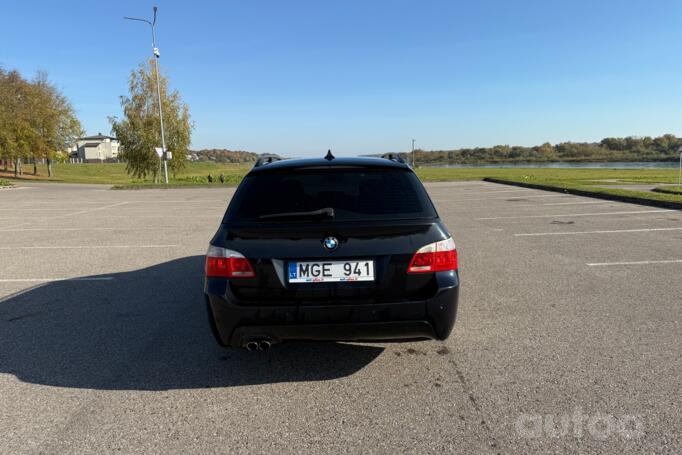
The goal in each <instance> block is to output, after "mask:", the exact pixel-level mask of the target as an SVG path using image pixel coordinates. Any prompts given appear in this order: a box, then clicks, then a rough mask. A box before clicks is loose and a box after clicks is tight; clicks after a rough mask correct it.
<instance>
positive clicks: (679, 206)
mask: <svg viewBox="0 0 682 455" xmlns="http://www.w3.org/2000/svg"><path fill="white" fill-rule="evenodd" d="M483 181H485V182H491V183H501V184H503V185H512V186H520V187H523V188H532V189H535V190H545V191H554V192H555V193H563V194H573V195H576V196H588V197H592V198H596V199H606V200H609V201H617V202H628V203H630V204H640V205H649V206H652V207H662V208H666V209H675V210H682V202H670V201H656V200H653V199H645V198H640V197H636V196H619V195H616V194H607V193H599V192H597V191H589V190H579V189H575V188H559V187H557V186H549V185H540V184H537V183H525V182H515V181H513V180H503V179H496V178H493V177H485V178H484V179H483ZM666 194H670V193H666Z"/></svg>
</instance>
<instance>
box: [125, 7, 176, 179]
mask: <svg viewBox="0 0 682 455" xmlns="http://www.w3.org/2000/svg"><path fill="white" fill-rule="evenodd" d="M157 9H158V8H157V7H156V6H155V7H154V18H153V19H152V20H151V21H148V20H147V19H140V18H137V17H127V16H126V17H124V18H123V19H127V20H129V21H139V22H146V23H147V24H149V26H150V27H151V28H152V55H153V56H154V68H155V70H156V94H157V96H158V98H159V123H160V124H161V150H163V153H162V154H161V159H162V160H163V178H164V181H165V182H166V185H168V166H167V164H166V162H167V160H166V135H165V133H164V130H163V108H162V107H161V77H160V76H159V50H158V49H157V48H156V32H155V30H154V26H155V25H156V10H157Z"/></svg>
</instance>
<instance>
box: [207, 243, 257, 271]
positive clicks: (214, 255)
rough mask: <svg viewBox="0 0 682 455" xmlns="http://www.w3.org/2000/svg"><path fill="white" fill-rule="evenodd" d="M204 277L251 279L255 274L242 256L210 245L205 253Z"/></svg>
mask: <svg viewBox="0 0 682 455" xmlns="http://www.w3.org/2000/svg"><path fill="white" fill-rule="evenodd" d="M206 276H208V277H223V278H253V277H254V276H256V274H255V273H253V269H252V268H251V264H250V263H249V260H248V259H246V258H245V257H244V255H243V254H241V253H238V252H236V251H232V250H228V249H226V248H220V247H218V246H213V245H211V246H209V247H208V251H207V252H206Z"/></svg>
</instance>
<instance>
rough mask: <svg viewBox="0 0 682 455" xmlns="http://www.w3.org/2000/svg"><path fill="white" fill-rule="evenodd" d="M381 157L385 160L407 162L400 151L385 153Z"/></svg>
mask: <svg viewBox="0 0 682 455" xmlns="http://www.w3.org/2000/svg"><path fill="white" fill-rule="evenodd" d="M381 157H382V158H383V159H385V160H391V161H395V162H397V163H402V164H405V160H403V159H402V158H401V157H400V154H399V153H384V154H383V155H381Z"/></svg>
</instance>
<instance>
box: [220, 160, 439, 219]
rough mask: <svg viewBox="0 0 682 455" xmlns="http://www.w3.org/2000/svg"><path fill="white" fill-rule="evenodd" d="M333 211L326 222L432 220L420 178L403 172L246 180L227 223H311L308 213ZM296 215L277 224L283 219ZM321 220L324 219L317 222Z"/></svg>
mask: <svg viewBox="0 0 682 455" xmlns="http://www.w3.org/2000/svg"><path fill="white" fill-rule="evenodd" d="M328 208H332V209H333V218H331V217H330V218H327V221H371V220H405V219H423V218H434V217H435V216H436V211H435V210H434V208H433V205H432V204H431V201H430V200H429V198H428V196H427V194H426V190H425V189H424V187H423V186H422V184H421V182H420V181H419V178H418V177H417V176H416V175H415V174H414V173H413V172H410V171H407V170H402V169H385V168H384V169H381V168H378V169H353V170H350V169H329V168H325V169H299V170H287V171H286V172H268V173H263V174H255V175H251V176H249V177H246V178H245V179H244V181H243V182H242V184H241V185H240V186H239V189H238V190H237V193H236V194H235V195H234V198H233V199H232V202H231V203H230V207H229V208H228V211H227V213H226V214H225V220H224V221H226V222H235V221H259V222H264V223H268V222H281V221H283V220H286V221H287V222H310V221H311V220H314V219H315V217H314V216H312V217H307V216H305V213H307V212H315V211H324V210H325V209H328ZM287 213H289V214H292V213H293V214H298V215H301V214H302V216H292V217H284V218H278V216H279V215H281V214H287ZM317 219H320V218H319V217H318V218H317Z"/></svg>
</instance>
